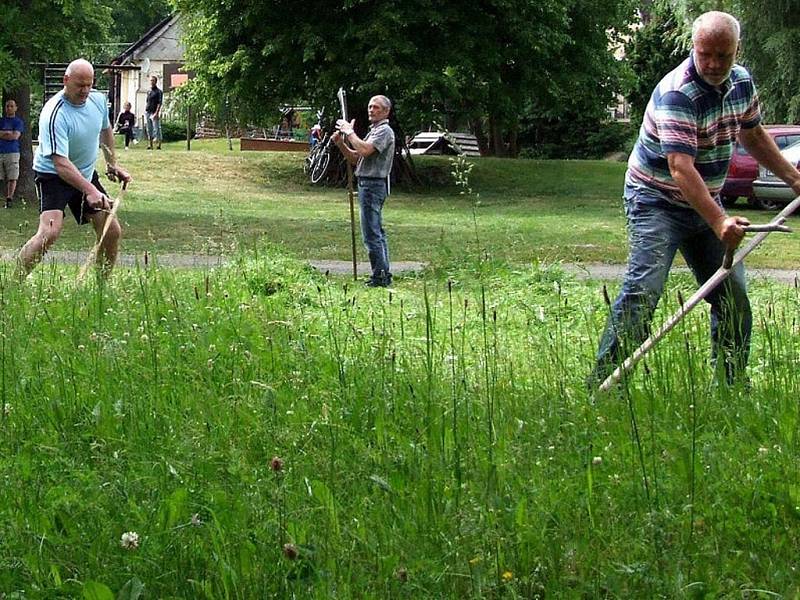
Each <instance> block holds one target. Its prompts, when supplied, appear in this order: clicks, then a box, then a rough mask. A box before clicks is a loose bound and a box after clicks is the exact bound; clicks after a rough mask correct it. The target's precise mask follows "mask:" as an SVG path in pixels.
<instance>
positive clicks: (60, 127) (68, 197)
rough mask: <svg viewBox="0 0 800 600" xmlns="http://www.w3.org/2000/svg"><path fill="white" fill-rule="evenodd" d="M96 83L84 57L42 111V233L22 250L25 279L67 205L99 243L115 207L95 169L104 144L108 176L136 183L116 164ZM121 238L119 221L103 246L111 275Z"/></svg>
mask: <svg viewBox="0 0 800 600" xmlns="http://www.w3.org/2000/svg"><path fill="white" fill-rule="evenodd" d="M93 83H94V68H93V67H92V65H91V64H90V63H89V62H88V61H86V60H83V59H78V60H74V61H72V62H71V63H70V64H69V66H68V67H67V70H66V72H65V73H64V89H63V90H61V91H60V92H58V93H57V94H56V95H55V96H53V97H52V98H50V100H48V101H47V103H46V104H45V105H44V107H43V108H42V113H41V115H40V117H39V146H38V147H37V149H36V154H35V155H34V157H33V170H34V173H35V177H34V181H35V183H36V192H37V194H38V196H39V229H38V231H37V232H36V234H35V235H34V236H33V237H32V238H31V239H29V240H28V241H27V243H26V244H25V245H24V246H23V247H22V250H20V253H19V275H20V277H25V276H26V275H27V274H28V273H30V272H31V270H33V268H34V267H35V266H36V264H37V263H38V262H39V261H40V260H41V259H42V256H43V255H44V253H45V252H47V250H48V249H49V248H50V246H52V245H53V243H54V242H55V241H56V240H57V239H58V236H59V235H60V234H61V229H62V227H63V226H64V211H65V210H66V208H67V207H69V209H70V211H71V212H72V214H73V215H74V217H75V220H76V221H78V223H79V224H83V223H89V222H90V221H91V223H92V225H93V226H94V230H95V232H96V234H97V236H98V239H99V237H100V234H101V232H102V231H103V226H104V225H105V222H106V218H107V217H108V209H109V208H110V206H111V203H110V201H109V199H108V196H107V195H106V191H105V190H104V189H103V186H102V185H101V184H100V178H99V177H98V175H97V171H95V163H96V162H97V151H98V149H99V146H100V143H101V142H102V143H103V145H104V146H106V147H107V148H108V153H107V155H106V161H107V164H106V173H107V174H108V176H109V177H110V178H113V179H121V180H122V181H125V182H129V181H130V180H131V177H130V175H128V173H127V172H126V171H125V170H124V169H122V168H120V167H119V166H117V165H116V164H115V162H114V132H113V131H112V129H111V123H110V122H109V119H108V108H107V106H106V97H105V95H104V94H102V93H101V92H98V91H97V90H94V89H92V84H93ZM109 160H110V161H111V162H108V161H109ZM121 234H122V229H121V228H120V225H119V222H118V221H117V220H116V219H114V221H113V222H112V223H111V224H110V225H109V229H108V231H107V233H106V235H105V237H104V238H103V245H102V247H101V248H100V250H101V261H100V264H101V267H102V272H103V273H104V274H108V273H110V271H111V268H112V267H113V266H114V262H115V261H116V258H117V248H118V246H119V239H120V236H121Z"/></svg>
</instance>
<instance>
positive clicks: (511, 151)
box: [508, 122, 519, 158]
mask: <svg viewBox="0 0 800 600" xmlns="http://www.w3.org/2000/svg"><path fill="white" fill-rule="evenodd" d="M518 134H519V123H516V122H515V123H514V124H513V125H511V129H510V130H509V132H508V156H509V157H510V158H517V157H518V156H519V144H518V143H517V137H518Z"/></svg>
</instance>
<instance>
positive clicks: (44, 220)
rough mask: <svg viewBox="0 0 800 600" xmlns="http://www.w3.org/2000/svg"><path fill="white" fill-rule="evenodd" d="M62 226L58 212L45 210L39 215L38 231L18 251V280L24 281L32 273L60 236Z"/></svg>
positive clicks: (62, 216) (59, 212) (62, 215)
mask: <svg viewBox="0 0 800 600" xmlns="http://www.w3.org/2000/svg"><path fill="white" fill-rule="evenodd" d="M63 226H64V213H63V212H61V211H60V210H46V211H44V212H43V213H42V214H41V215H39V230H38V231H37V232H36V233H35V234H34V236H33V237H32V238H31V239H29V240H28V241H27V242H26V243H25V245H24V246H23V247H22V250H20V251H19V257H18V259H17V276H18V278H19V279H20V280H22V279H25V277H27V276H28V274H29V273H30V272H31V271H33V268H34V267H35V266H36V265H37V264H39V261H41V260H42V257H43V256H44V255H45V252H47V251H48V250H49V248H50V246H52V245H53V244H54V243H55V241H56V240H57V239H58V236H59V235H61V229H62V227H63Z"/></svg>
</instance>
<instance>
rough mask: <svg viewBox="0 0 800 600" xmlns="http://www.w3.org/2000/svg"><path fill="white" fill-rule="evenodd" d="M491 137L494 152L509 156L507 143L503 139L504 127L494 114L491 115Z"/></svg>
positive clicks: (496, 154) (497, 154)
mask: <svg viewBox="0 0 800 600" xmlns="http://www.w3.org/2000/svg"><path fill="white" fill-rule="evenodd" d="M489 139H490V140H491V142H490V143H491V150H492V153H493V154H494V155H495V156H500V157H505V156H508V152H507V151H506V145H505V142H504V141H503V129H502V127H501V126H500V124H499V123H498V122H497V119H496V118H495V117H494V116H493V115H491V116H489Z"/></svg>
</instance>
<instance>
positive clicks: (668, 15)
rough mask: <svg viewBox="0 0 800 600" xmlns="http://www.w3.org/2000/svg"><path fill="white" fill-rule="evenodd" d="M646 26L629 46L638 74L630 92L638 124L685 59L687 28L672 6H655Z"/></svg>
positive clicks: (645, 17) (646, 14)
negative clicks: (661, 83) (654, 94)
mask: <svg viewBox="0 0 800 600" xmlns="http://www.w3.org/2000/svg"><path fill="white" fill-rule="evenodd" d="M642 22H643V25H642V26H641V27H640V28H639V29H637V30H636V31H635V32H634V34H633V35H632V36H631V39H630V41H629V42H628V44H627V45H626V57H627V61H628V65H629V67H630V69H631V71H632V73H633V74H634V76H633V78H632V80H631V82H630V87H629V89H628V92H627V97H628V101H629V102H630V104H631V110H632V113H633V114H632V117H631V120H632V121H634V122H637V123H638V122H640V121H641V119H642V116H643V115H644V111H645V108H646V107H647V103H648V102H649V101H650V95H651V94H652V92H653V89H654V88H655V86H656V84H657V83H658V82H659V81H660V80H661V78H662V77H664V75H666V74H667V73H669V72H670V71H671V70H672V69H674V68H675V67H676V66H677V65H678V64H680V62H681V61H682V60H683V59H684V58H685V47H684V45H683V43H682V41H681V40H682V33H683V31H684V27H683V25H682V23H679V22H678V18H677V17H676V15H675V12H674V9H673V7H672V5H671V4H670V3H668V2H660V3H651V4H650V5H649V6H648V10H647V11H646V12H645V11H643V12H642Z"/></svg>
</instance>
